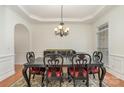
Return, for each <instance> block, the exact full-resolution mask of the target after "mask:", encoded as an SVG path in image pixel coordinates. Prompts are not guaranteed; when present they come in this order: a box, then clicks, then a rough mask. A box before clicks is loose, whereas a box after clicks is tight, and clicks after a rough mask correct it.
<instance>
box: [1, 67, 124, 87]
mask: <svg viewBox="0 0 124 93" xmlns="http://www.w3.org/2000/svg"><path fill="white" fill-rule="evenodd" d="M15 67H16V68H15V71H16V73H15V74H14V75H12V76H10V77H9V78H7V79H5V80H3V81H1V82H0V87H9V86H10V85H11V84H13V83H14V82H16V81H17V80H18V79H20V78H21V77H22V67H23V66H22V65H16V66H15ZM105 82H106V83H107V84H108V85H109V86H111V87H124V80H121V79H118V78H116V77H115V76H113V75H112V74H110V73H106V76H105Z"/></svg>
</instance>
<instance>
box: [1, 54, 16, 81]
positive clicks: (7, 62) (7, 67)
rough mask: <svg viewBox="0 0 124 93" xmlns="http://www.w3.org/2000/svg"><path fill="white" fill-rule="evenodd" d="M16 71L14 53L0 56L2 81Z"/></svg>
mask: <svg viewBox="0 0 124 93" xmlns="http://www.w3.org/2000/svg"><path fill="white" fill-rule="evenodd" d="M14 73H15V63H14V55H5V56H0V81H2V80H4V79H6V78H7V77H9V76H11V75H12V74H14Z"/></svg>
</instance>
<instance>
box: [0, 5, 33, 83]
mask: <svg viewBox="0 0 124 93" xmlns="http://www.w3.org/2000/svg"><path fill="white" fill-rule="evenodd" d="M16 24H24V25H25V26H26V27H27V28H28V29H29V31H30V27H31V26H30V24H29V23H28V22H27V21H26V20H25V19H23V18H22V17H21V16H20V15H19V14H17V13H16V12H15V11H13V10H12V9H11V8H10V7H9V6H0V81H1V80H3V79H5V78H7V77H9V76H11V75H12V74H14V73H15V55H14V49H15V47H14V32H15V25H16Z"/></svg>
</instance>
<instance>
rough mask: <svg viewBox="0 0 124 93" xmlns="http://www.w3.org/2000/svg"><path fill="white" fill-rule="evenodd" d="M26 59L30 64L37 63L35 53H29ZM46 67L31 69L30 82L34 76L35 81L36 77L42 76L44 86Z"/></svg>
mask: <svg viewBox="0 0 124 93" xmlns="http://www.w3.org/2000/svg"><path fill="white" fill-rule="evenodd" d="M26 59H27V62H28V63H32V62H35V54H34V52H32V51H31V52H27V54H26ZM44 73H45V67H30V68H29V80H30V79H31V75H32V74H33V79H34V77H35V75H42V84H43V80H44Z"/></svg>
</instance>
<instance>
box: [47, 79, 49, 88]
mask: <svg viewBox="0 0 124 93" xmlns="http://www.w3.org/2000/svg"><path fill="white" fill-rule="evenodd" d="M48 83H49V81H48V78H46V87H48Z"/></svg>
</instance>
